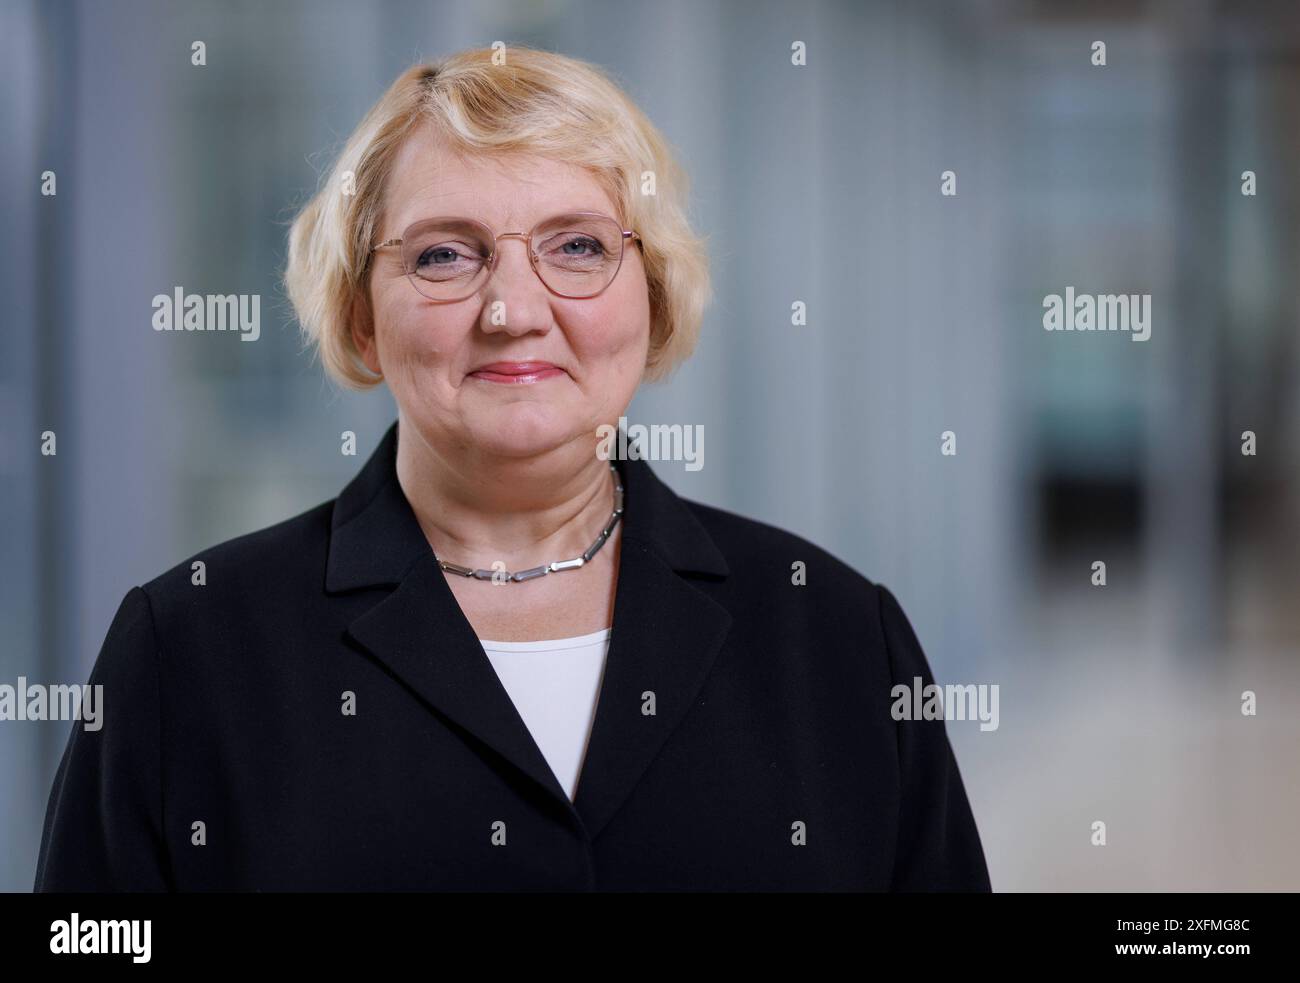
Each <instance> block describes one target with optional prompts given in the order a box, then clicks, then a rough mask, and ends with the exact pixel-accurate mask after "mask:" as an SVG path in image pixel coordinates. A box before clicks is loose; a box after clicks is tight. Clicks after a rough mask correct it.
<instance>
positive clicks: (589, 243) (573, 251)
mask: <svg viewBox="0 0 1300 983" xmlns="http://www.w3.org/2000/svg"><path fill="white" fill-rule="evenodd" d="M570 247H576V248H570ZM560 248H561V249H563V250H564V251H565V255H566V256H588V255H590V256H600V255H602V254H603V253H604V252H605V247H604V246H602V245H601V244H600V243H599V242H598V241H597V240H595V239H592V238H591V237H590V236H575V237H574V238H573V239H570V240H569V241H568V242H564V243H561V244H560ZM585 250H590V251H589V252H586V251H585Z"/></svg>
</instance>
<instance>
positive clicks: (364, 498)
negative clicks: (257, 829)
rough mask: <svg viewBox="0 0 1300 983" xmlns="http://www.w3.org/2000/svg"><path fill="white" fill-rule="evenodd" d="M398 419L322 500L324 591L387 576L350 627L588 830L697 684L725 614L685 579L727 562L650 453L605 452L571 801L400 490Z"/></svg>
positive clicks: (722, 572) (618, 798)
mask: <svg viewBox="0 0 1300 983" xmlns="http://www.w3.org/2000/svg"><path fill="white" fill-rule="evenodd" d="M397 431H398V424H397V423H396V422H395V423H393V425H392V426H391V427H389V429H388V431H387V433H386V434H385V435H384V437H383V440H382V441H381V442H380V444H379V447H378V448H377V449H376V450H375V452H374V453H373V454H372V455H371V457H370V459H369V460H368V461H367V462H366V464H365V466H364V467H363V468H362V470H361V471H360V472H359V473H358V474H357V476H356V477H355V478H354V479H353V480H352V481H351V482H350V483H349V484H348V485H347V487H346V488H345V489H344V490H343V493H342V494H341V495H340V496H339V497H338V499H337V500H336V501H335V503H334V510H333V518H332V522H331V531H330V542H329V551H328V557H327V561H326V571H325V589H326V591H327V592H329V593H341V592H345V591H352V590H357V589H360V588H370V587H380V586H394V587H396V589H395V590H393V591H391V592H390V593H388V594H386V595H385V596H384V597H383V598H382V599H380V600H378V601H377V602H376V603H375V604H374V605H373V606H372V607H370V608H369V609H367V610H366V611H365V612H364V613H363V614H362V615H360V616H359V617H357V618H356V619H355V620H353V621H352V622H351V624H349V626H348V635H349V636H350V638H351V639H352V640H353V641H354V642H356V643H358V644H360V645H361V646H362V647H363V648H364V649H366V650H367V651H368V652H370V653H371V654H372V655H373V656H375V657H376V658H377V659H379V660H380V661H381V662H382V663H383V664H384V665H386V666H387V667H388V669H389V670H390V671H391V672H392V673H393V674H394V675H395V676H396V677H397V678H398V679H399V680H400V681H401V682H402V683H403V684H405V685H406V686H407V687H408V688H410V689H411V690H412V691H413V693H414V694H415V695H416V696H417V697H418V698H419V699H420V700H421V701H422V702H424V703H425V704H426V705H427V706H428V708H429V709H430V710H431V711H432V712H434V713H435V714H437V715H440V716H443V717H446V718H449V719H450V720H451V721H452V722H454V723H455V724H456V725H457V726H459V727H460V728H463V729H464V730H465V731H467V732H468V733H469V734H470V735H471V736H472V738H473V739H474V740H476V741H479V742H482V744H484V745H486V746H487V748H489V749H491V750H492V751H494V752H496V754H497V755H499V756H500V757H501V758H502V759H504V761H505V762H506V763H508V765H510V766H512V767H514V768H517V769H518V770H519V771H521V772H523V773H524V775H526V776H527V777H528V778H529V779H531V781H532V782H534V783H535V784H536V785H537V786H539V787H540V789H541V790H542V791H543V792H545V793H546V794H547V795H548V796H550V797H551V799H553V800H555V803H556V804H557V805H558V806H559V807H560V808H562V809H565V810H567V811H568V812H569V814H570V816H571V817H572V819H573V820H574V821H575V822H576V823H577V825H578V826H579V827H580V828H581V829H583V830H584V831H585V833H586V834H587V835H588V836H589V837H590V838H593V839H594V838H595V837H596V836H597V835H598V834H599V832H600V830H601V829H603V828H604V826H605V824H606V823H607V822H608V821H609V820H610V819H611V818H612V817H613V815H614V813H615V812H617V810H618V808H619V807H620V806H621V805H622V803H623V802H624V801H625V800H626V799H627V797H628V796H629V795H630V794H631V792H632V790H633V788H634V787H635V786H636V784H637V782H638V781H639V780H640V778H641V776H642V774H643V773H644V772H645V770H646V769H647V768H648V767H649V765H650V763H651V761H652V760H653V759H654V757H655V756H656V755H657V754H658V752H659V749H660V748H661V747H662V745H663V743H664V742H665V741H666V740H667V738H668V735H669V734H670V733H671V732H672V731H673V729H675V727H676V726H677V724H678V723H679V722H680V720H681V719H682V717H683V716H684V715H685V713H686V711H687V710H688V709H689V708H690V707H691V706H692V704H693V703H694V701H695V697H696V695H697V694H698V692H699V690H700V689H701V688H702V686H703V685H704V679H705V676H706V675H707V673H708V671H709V669H710V667H711V666H712V663H713V660H714V658H715V656H716V655H717V652H718V650H719V649H720V648H721V644H722V641H723V639H724V638H725V637H726V635H727V632H728V631H729V629H730V626H731V622H732V617H731V615H730V614H729V613H728V612H727V610H726V609H725V608H723V607H722V606H721V605H720V604H718V603H717V602H716V601H715V600H713V599H712V598H711V597H710V596H709V595H708V594H707V593H706V592H705V591H704V590H701V589H700V587H699V586H697V584H696V583H694V582H693V581H695V580H697V579H698V578H700V577H705V578H724V577H727V576H728V575H729V571H728V569H727V563H726V561H725V559H724V558H723V555H722V553H721V552H720V551H719V549H718V547H717V545H716V544H715V543H714V541H713V540H712V539H711V538H710V536H709V534H708V532H707V531H706V530H705V529H704V527H703V526H702V525H701V524H700V522H699V520H698V519H696V517H695V515H694V514H693V512H692V511H691V509H690V507H689V506H688V505H687V504H686V502H685V501H683V500H682V499H681V498H679V497H678V496H677V494H676V493H674V492H673V491H672V489H670V488H669V487H668V486H667V485H665V484H664V483H663V482H662V481H661V480H660V479H659V478H658V476H656V475H655V473H654V472H653V471H652V470H651V468H650V466H649V464H647V463H646V462H645V461H642V460H622V461H616V462H615V464H616V466H617V467H618V468H619V472H620V474H621V476H622V480H623V500H624V513H623V519H622V533H621V535H622V546H621V552H620V562H619V573H618V583H617V588H616V591H615V600H614V624H613V631H612V632H611V638H610V649H609V654H608V657H607V662H606V666H605V672H604V676H603V679H602V683H601V690H600V697H599V702H598V704H597V709H596V719H595V722H594V724H593V728H592V733H591V739H590V741H589V744H588V748H587V753H586V758H585V761H584V763H583V767H582V772H581V775H580V777H579V783H578V793H577V798H576V801H574V802H570V800H569V798H568V796H567V795H566V794H565V792H564V790H563V789H562V788H561V787H560V785H559V782H558V781H556V779H555V776H554V774H553V773H552V772H551V769H550V767H549V766H548V765H547V763H546V760H545V758H544V757H543V755H542V753H541V751H540V750H539V749H538V747H537V744H536V742H535V741H534V740H533V738H532V736H531V734H530V733H529V731H528V728H527V726H526V725H525V724H524V722H523V720H522V718H521V717H520V716H519V713H518V711H517V710H516V709H515V707H514V704H513V702H512V701H511V700H510V697H509V694H508V693H507V692H506V690H505V688H504V687H503V686H502V685H501V683H500V680H499V679H498V677H497V675H496V672H495V670H494V669H493V668H492V664H491V662H490V661H489V660H488V658H487V655H486V654H485V653H484V652H483V649H482V646H481V645H480V644H479V640H478V637H477V636H476V635H475V633H474V630H473V628H472V626H471V625H470V623H469V621H468V620H467V619H466V618H465V616H464V613H463V612H462V611H461V609H460V605H459V604H458V603H457V602H456V599H455V595H453V594H452V592H451V589H450V587H449V586H448V585H447V582H446V575H445V574H444V573H443V572H442V570H441V568H440V567H439V566H438V564H437V558H436V557H435V556H434V553H433V550H432V548H431V547H430V545H429V542H428V540H427V539H426V538H425V536H424V533H423V531H422V530H421V529H420V526H419V523H418V521H417V520H416V518H415V514H414V512H413V511H412V510H411V506H410V503H409V502H408V501H407V500H406V496H405V495H404V493H403V492H402V489H401V485H400V484H399V482H398V480H397V470H396V454H397V439H398V433H397ZM620 446H625V445H622V444H620ZM561 576H571V577H572V576H575V574H573V573H569V574H562V575H561ZM579 576H580V574H579ZM484 589H488V590H494V589H502V588H496V587H490V586H488V585H486V584H485V585H484ZM504 589H505V590H514V589H524V590H526V589H527V585H526V583H525V584H519V585H514V584H511V585H509V586H507V587H505V588H504ZM650 693H653V694H654V695H653V701H651V699H650V697H649V696H648V694H650ZM651 705H653V711H652V710H651V709H650V708H651ZM490 757H491V756H489V758H490Z"/></svg>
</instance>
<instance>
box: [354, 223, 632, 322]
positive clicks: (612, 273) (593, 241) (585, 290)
mask: <svg viewBox="0 0 1300 983" xmlns="http://www.w3.org/2000/svg"><path fill="white" fill-rule="evenodd" d="M502 239H522V240H523V241H524V242H525V243H527V244H528V262H529V263H530V264H531V265H532V268H533V272H534V273H536V274H537V277H538V279H539V280H541V281H542V283H543V284H545V286H546V289H547V290H549V291H551V293H553V294H556V295H557V296H560V297H568V298H573V299H579V298H586V297H595V296H596V295H597V294H600V293H602V292H603V291H604V290H605V288H606V287H608V286H609V285H610V284H611V283H613V282H614V278H615V277H616V276H618V271H619V269H620V268H621V267H622V265H623V246H624V244H625V243H626V242H627V240H628V239H635V240H636V241H637V242H638V243H640V242H641V237H640V236H639V235H638V234H637V233H635V232H633V231H631V230H630V229H624V228H623V227H622V226H620V225H619V224H618V222H616V221H614V219H612V218H610V217H609V216H608V215H601V214H599V213H597V212H569V213H566V214H564V215H557V216H556V217H554V218H549V219H546V220H545V221H543V222H539V223H538V224H537V225H536V226H535V227H534V228H533V230H532V231H531V232H502V233H501V234H500V235H497V234H496V233H494V232H493V231H492V230H491V229H489V228H488V227H487V226H486V225H484V224H483V223H482V222H478V221H475V220H474V219H469V218H432V219H424V220H422V221H419V222H416V223H415V224H413V225H412V226H410V228H408V229H407V230H406V231H405V232H403V233H402V236H401V238H400V239H389V240H388V241H387V242H381V243H380V244H379V245H377V246H374V247H372V248H371V250H370V251H371V253H374V252H375V251H376V250H379V249H387V248H389V247H390V246H393V247H397V246H400V247H401V256H402V267H403V269H405V271H406V277H407V279H408V280H410V281H411V283H412V285H413V286H414V287H415V289H416V290H418V291H419V292H420V293H421V294H422V295H423V296H425V297H427V298H428V299H429V300H432V301H435V302H436V303H440V304H447V303H452V302H454V301H458V300H464V299H466V298H467V297H471V296H473V295H474V294H475V293H477V292H478V291H479V290H480V289H482V287H483V285H484V284H486V283H487V282H488V280H489V279H490V278H491V276H492V274H493V273H494V272H495V271H496V267H497V260H498V259H499V258H500V255H501V253H500V250H498V249H497V243H498V242H500V241H501V240H502Z"/></svg>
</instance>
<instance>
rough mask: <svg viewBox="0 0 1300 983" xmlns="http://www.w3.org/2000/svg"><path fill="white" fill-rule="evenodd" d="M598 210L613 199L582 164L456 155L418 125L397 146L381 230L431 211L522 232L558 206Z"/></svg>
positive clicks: (609, 209)
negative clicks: (399, 145)
mask: <svg viewBox="0 0 1300 983" xmlns="http://www.w3.org/2000/svg"><path fill="white" fill-rule="evenodd" d="M569 211H584V212H602V213H604V214H606V215H610V216H615V217H617V215H618V211H617V209H616V208H615V205H614V202H612V201H611V200H610V198H609V195H608V194H606V193H605V191H604V189H602V188H601V186H600V184H599V183H598V182H597V181H596V179H595V178H594V177H593V176H592V174H591V173H590V172H588V171H587V170H585V169H583V168H581V167H578V166H577V165H575V164H568V163H564V162H562V161H557V160H551V159H549V158H546V157H539V156H536V155H533V154H528V155H523V154H513V155H511V156H509V157H468V158H466V157H462V156H459V155H457V154H455V153H453V152H452V151H451V150H450V149H449V148H447V147H446V146H444V144H443V143H442V141H441V140H440V139H438V137H437V135H436V134H435V133H434V131H433V129H432V128H431V127H428V126H422V127H419V128H418V129H417V130H416V131H415V132H413V133H412V134H411V136H409V137H408V138H407V140H406V142H405V143H404V144H403V145H402V147H401V148H400V149H399V150H398V152H397V156H396V158H395V159H394V161H393V169H392V172H391V173H390V174H389V179H388V187H387V193H386V196H385V201H384V215H385V225H386V226H387V230H386V231H387V232H389V233H391V234H393V235H397V234H399V233H400V232H401V230H402V229H404V228H406V227H407V226H408V225H410V224H411V223H412V222H415V221H418V220H420V219H423V218H430V217H433V216H455V217H458V218H473V219H477V220H478V221H480V222H485V223H486V224H487V225H489V226H491V227H492V228H493V229H496V230H497V231H500V232H510V231H514V232H522V231H525V230H527V229H529V228H531V227H532V226H533V225H535V224H536V223H538V222H540V221H542V220H543V219H546V218H550V217H551V216H553V215H555V214H557V213H559V212H569Z"/></svg>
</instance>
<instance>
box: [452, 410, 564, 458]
mask: <svg viewBox="0 0 1300 983" xmlns="http://www.w3.org/2000/svg"><path fill="white" fill-rule="evenodd" d="M475 429H476V431H477V432H476V434H475V437H476V439H477V443H478V445H479V447H480V448H482V449H483V450H484V451H488V452H490V453H493V454H497V455H500V456H503V457H529V456H531V455H533V454H540V453H544V452H546V451H549V450H554V449H555V448H556V447H559V446H560V445H562V444H564V443H565V442H567V441H569V440H571V439H572V438H573V435H574V434H575V433H576V432H577V431H579V430H581V429H582V421H581V420H580V419H579V418H578V417H577V416H575V415H574V413H573V412H572V411H571V410H568V409H567V408H563V407H559V406H552V405H549V404H547V403H542V402H533V401H531V400H529V401H520V402H517V403H512V404H510V405H507V406H501V407H498V408H496V409H494V410H492V411H490V412H488V413H485V414H483V416H482V418H481V420H480V421H479V426H477V427H476V428H475Z"/></svg>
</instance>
